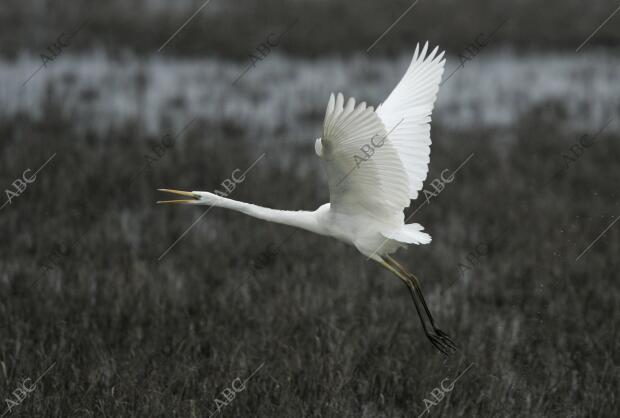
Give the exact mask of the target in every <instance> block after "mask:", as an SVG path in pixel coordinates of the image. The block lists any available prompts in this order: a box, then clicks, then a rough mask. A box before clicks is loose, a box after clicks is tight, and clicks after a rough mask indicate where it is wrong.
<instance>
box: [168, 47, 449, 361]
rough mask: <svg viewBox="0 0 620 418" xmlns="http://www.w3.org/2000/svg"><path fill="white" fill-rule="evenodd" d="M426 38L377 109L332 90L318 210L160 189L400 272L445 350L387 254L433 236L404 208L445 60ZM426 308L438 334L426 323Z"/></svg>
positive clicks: (415, 188)
mask: <svg viewBox="0 0 620 418" xmlns="http://www.w3.org/2000/svg"><path fill="white" fill-rule="evenodd" d="M427 51H428V43H427V44H425V45H424V47H423V48H422V50H420V48H419V45H418V46H416V49H415V53H414V55H413V59H412V60H411V64H410V65H409V68H408V69H407V71H406V73H405V75H404V76H403V78H402V79H401V80H400V82H399V83H398V84H397V85H396V87H395V88H394V90H393V91H392V93H391V94H390V95H389V96H388V98H387V99H386V100H385V101H384V102H383V103H382V104H381V105H380V106H379V107H378V108H377V109H376V110H375V109H373V108H372V107H369V106H366V103H364V102H362V103H359V104H357V105H356V103H355V99H353V98H349V99H348V100H347V101H346V103H345V98H344V96H343V95H342V94H341V93H338V94H337V95H335V96H334V94H331V95H330V98H329V101H328V104H327V109H326V112H325V120H324V123H323V136H322V137H321V138H319V139H317V140H316V141H315V151H316V154H317V155H318V156H319V158H320V159H321V160H322V162H323V163H324V166H325V170H326V172H327V179H328V186H329V196H330V203H327V204H324V205H322V206H320V207H319V208H318V209H317V210H315V211H284V210H277V209H270V208H265V207H262V206H257V205H253V204H250V203H245V202H239V201H236V200H232V199H228V198H225V197H220V196H217V195H215V194H213V193H210V192H202V191H193V192H183V191H178V190H170V189H160V190H162V191H167V192H171V193H175V194H180V195H183V196H189V197H191V199H185V200H171V201H162V202H158V203H186V204H194V205H211V206H218V207H223V208H228V209H231V210H235V211H238V212H242V213H245V214H247V215H250V216H253V217H256V218H259V219H263V220H267V221H270V222H277V223H280V224H285V225H290V226H295V227H298V228H302V229H305V230H308V231H311V232H315V233H317V234H322V235H327V236H331V237H334V238H336V239H339V240H341V241H344V242H346V243H348V244H351V245H353V246H355V247H356V248H357V249H358V250H359V251H360V252H361V253H362V254H364V255H365V256H367V257H369V258H371V259H373V260H374V261H377V262H378V263H380V264H381V265H383V266H384V267H386V268H387V269H389V270H390V271H391V272H392V273H394V274H396V275H397V276H398V277H399V278H401V279H402V280H403V281H404V282H405V283H406V284H407V286H408V287H409V290H410V292H411V296H412V297H413V300H414V303H415V304H416V309H417V310H418V314H419V315H420V319H421V321H422V325H423V327H424V331H425V332H426V334H427V336H428V337H429V339H430V340H431V342H433V344H434V345H435V346H436V347H437V348H439V349H440V350H441V351H442V352H444V353H445V352H446V351H447V349H450V348H454V344H453V343H452V341H451V340H450V339H449V337H448V336H447V335H446V334H445V333H443V332H442V331H441V330H439V329H437V328H436V327H435V325H434V323H433V319H432V316H431V315H430V312H429V310H428V308H427V307H426V303H425V302H424V298H423V297H422V293H421V290H420V286H419V283H418V281H417V279H416V278H415V276H413V275H412V274H411V273H409V272H408V271H406V270H405V269H404V267H402V265H400V264H399V263H398V262H397V261H396V260H394V259H393V258H392V257H391V256H390V255H389V254H391V253H392V252H394V251H396V250H397V249H398V248H399V247H402V246H406V245H408V244H427V243H429V242H430V241H431V237H430V236H429V235H428V234H426V233H424V232H422V230H423V227H422V226H421V225H419V224H417V223H412V224H405V219H404V209H405V208H407V207H408V206H409V204H410V200H411V199H416V198H417V196H418V192H419V191H420V190H421V189H422V183H423V182H424V180H425V179H426V176H427V173H428V163H429V160H430V144H431V137H430V121H431V112H432V110H433V105H434V103H435V99H436V97H437V91H438V89H439V82H440V80H441V75H442V73H443V68H444V63H445V60H444V59H443V55H444V54H443V52H442V53H439V54H438V53H437V51H438V49H437V48H435V49H434V50H433V51H432V52H431V53H430V54H427ZM421 306H423V307H424V311H425V312H426V314H427V316H428V318H427V319H428V320H429V322H430V325H431V327H430V328H431V329H432V331H433V332H429V331H428V330H427V327H426V323H425V320H424V318H423V313H422V310H421Z"/></svg>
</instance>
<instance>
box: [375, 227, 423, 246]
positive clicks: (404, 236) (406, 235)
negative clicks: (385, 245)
mask: <svg viewBox="0 0 620 418" xmlns="http://www.w3.org/2000/svg"><path fill="white" fill-rule="evenodd" d="M423 230H424V227H423V226H422V225H420V224H406V225H403V226H402V227H400V228H399V229H394V230H391V231H384V232H382V233H381V234H382V235H383V236H384V237H386V238H389V239H393V240H395V241H399V242H403V243H405V244H428V243H429V242H431V236H430V235H428V234H427V233H426V232H422V231H423Z"/></svg>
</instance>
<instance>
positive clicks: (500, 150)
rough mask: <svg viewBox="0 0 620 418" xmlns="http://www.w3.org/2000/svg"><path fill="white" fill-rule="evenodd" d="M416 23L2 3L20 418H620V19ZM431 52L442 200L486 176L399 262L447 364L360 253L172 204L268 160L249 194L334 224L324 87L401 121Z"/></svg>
mask: <svg viewBox="0 0 620 418" xmlns="http://www.w3.org/2000/svg"><path fill="white" fill-rule="evenodd" d="M411 4H412V2H403V1H390V2H377V1H367V0H364V1H349V0H346V1H345V0H338V1H329V2H328V1H320V0H315V1H308V0H298V1H261V2H258V1H252V2H251V1H237V2H224V1H221V0H211V1H210V2H209V3H208V4H206V6H205V3H204V2H203V1H193V0H191V1H189V0H187V1H175V2H174V3H172V4H170V2H165V1H163V0H161V1H156V0H150V1H147V0H144V1H131V2H127V1H124V2H121V1H107V2H97V3H95V2H86V1H35V0H30V1H23V0H21V1H17V0H7V1H4V2H3V6H2V8H1V9H0V25H1V27H2V28H3V30H2V32H1V33H0V54H1V55H0V184H2V190H3V191H4V192H3V200H2V202H0V204H3V203H5V206H4V207H3V208H2V210H0V232H1V234H2V238H3V240H2V243H1V244H0V396H1V399H2V405H3V406H4V408H3V409H2V412H6V414H7V415H8V416H24V417H95V416H97V417H99V416H105V417H117V416H118V417H120V416H123V417H128V416H135V417H147V416H148V417H155V416H157V417H171V416H178V417H204V416H209V415H210V414H211V413H216V414H221V415H222V416H226V417H241V416H248V417H250V416H252V417H253V416H260V417H301V416H313V417H360V416H362V417H411V416H419V415H420V414H422V413H424V415H426V414H428V415H429V416H436V417H439V416H443V417H455V416H463V417H471V416H479V417H523V416H528V417H584V416H588V417H589V416H592V417H611V416H615V414H616V413H617V410H618V409H619V403H620V402H619V399H618V393H620V390H619V386H620V385H619V383H620V377H619V376H620V374H619V368H618V362H619V360H620V359H619V354H618V353H620V347H619V346H620V336H619V334H618V324H619V320H620V313H619V311H618V306H619V302H620V281H619V280H618V279H619V278H620V277H619V273H618V267H619V266H618V254H619V250H620V222H616V221H618V217H619V216H620V196H619V183H618V179H620V165H619V162H620V135H619V131H620V83H619V76H620V65H619V64H620V56H619V52H620V48H618V42H619V41H620V25H619V24H618V22H619V19H620V13H618V14H613V13H614V11H615V10H616V8H617V7H618V4H617V3H615V2H612V1H599V2H596V3H595V4H588V3H584V2H579V1H548V2H544V3H543V2H534V1H513V2H505V1H490V0H478V1H459V2H457V1H455V0H443V1H434V2H430V1H427V0H420V1H419V2H418V3H416V4H415V5H414V6H413V7H412V8H411V9H410V10H409V12H407V13H406V14H405V15H404V16H402V14H403V12H405V10H407V9H408V8H409V7H410V6H411ZM197 11H198V12H197ZM196 12H197V13H196ZM194 13H196V14H195V15H194ZM191 16H193V18H191V19H190V20H189V21H188V19H189V18H190V17H191ZM401 16H402V18H400V19H399V17H401ZM608 18H609V20H607V19H608ZM397 20H398V22H397V23H396V24H395V25H394V26H393V27H392V28H391V29H390V30H389V31H388V32H387V33H386V34H385V35H383V36H382V34H384V32H385V31H386V29H388V28H389V27H390V26H391V25H392V24H393V23H394V22H396V21H397ZM604 22H606V23H605V24H603V23H604ZM601 24H603V25H602V26H601V27H600V29H598V30H597V31H596V32H595V30H596V29H597V28H599V26H600V25H601ZM183 25H184V26H183ZM182 26H183V27H182ZM180 27H182V29H181V30H180V31H179V32H178V33H177V34H176V35H175V36H174V37H172V39H170V37H171V35H173V34H174V33H175V32H176V31H177V30H178V29H179V28H180ZM77 28H79V31H78V32H77V33H75V36H73V37H72V38H71V40H70V42H65V41H66V40H67V35H69V34H71V33H73V32H74V31H75V30H76V29H77ZM498 28H499V29H498ZM287 29H288V30H287ZM496 29H497V30H496ZM284 31H286V33H285V34H284V35H283V36H282V37H281V39H280V42H279V44H278V45H277V46H276V47H273V48H270V50H269V51H267V52H265V51H266V50H265V48H264V47H261V44H262V43H264V42H265V40H266V39H267V38H268V37H269V35H270V34H278V35H279V34H281V33H282V32H284ZM493 31H495V32H494V34H493V35H492V37H491V38H490V39H489V42H488V44H487V45H485V46H483V47H479V48H472V47H471V45H470V44H471V43H474V42H475V40H476V38H478V39H482V38H479V35H480V34H484V37H483V38H484V39H488V36H489V35H490V34H491V33H492V32H493ZM594 32H595V33H594ZM63 33H64V34H65V35H64V36H61V35H62V34H63ZM593 33H594V35H593V36H592V37H591V38H590V39H589V40H588V42H587V43H585V44H583V43H584V41H585V40H586V39H588V38H589V37H590V36H591V35H592V34H593ZM59 36H60V37H61V38H60V39H61V40H62V41H63V43H64V44H65V45H66V46H63V47H62V48H59V47H58V38H59ZM380 37H381V39H380V40H379V42H377V43H376V44H375V41H376V40H377V39H378V38H380ZM169 39H170V40H169ZM272 39H273V38H272ZM426 40H428V41H429V42H430V43H431V44H432V45H437V44H438V45H440V46H441V47H442V48H446V49H447V58H448V60H447V63H446V71H445V73H444V82H443V84H442V86H441V88H440V91H439V97H438V101H437V103H436V107H435V111H434V113H433V124H432V138H433V146H432V153H431V164H430V173H429V178H428V181H427V182H426V183H425V189H428V190H432V189H431V186H430V181H431V180H432V179H433V178H435V177H437V176H439V175H440V174H441V172H442V170H444V169H454V168H456V167H457V166H459V164H461V163H462V162H463V161H465V160H466V159H467V158H469V157H470V156H471V158H470V159H469V160H468V162H467V163H466V164H465V165H464V166H463V168H462V169H461V170H460V171H459V172H458V175H457V176H456V177H455V180H454V181H453V182H452V183H450V184H447V185H446V187H445V189H444V190H443V191H442V192H441V193H439V194H438V195H437V196H436V197H435V198H433V199H432V200H431V201H430V203H428V204H426V205H425V206H424V207H422V208H420V209H419V210H418V212H417V213H416V215H415V220H416V221H417V222H419V223H421V224H423V225H424V226H425V227H426V230H427V231H428V232H429V233H430V234H431V235H432V236H433V242H432V243H431V244H430V245H427V246H423V247H416V248H410V249H409V250H407V251H401V252H399V253H398V256H399V258H400V259H402V260H403V262H404V263H405V264H406V265H407V266H408V267H409V268H410V269H411V270H412V271H413V272H414V273H416V275H417V276H418V277H420V279H421V280H422V285H423V289H424V291H425V294H426V298H427V301H428V302H429V305H430V307H431V310H432V311H433V312H434V316H435V318H436V320H437V321H438V322H439V325H440V327H441V328H442V329H444V330H445V331H447V332H448V333H449V334H450V335H451V336H452V337H453V339H455V340H456V341H457V342H458V343H459V345H460V347H461V350H460V351H459V352H457V353H456V354H454V355H452V356H451V357H449V358H444V357H443V356H441V355H440V354H439V353H437V352H436V351H435V350H434V349H433V347H432V346H431V345H430V343H429V342H428V341H427V340H426V338H425V337H424V335H423V333H422V330H421V328H420V325H419V322H418V319H417V315H416V314H415V310H414V308H413V306H412V304H411V300H410V299H409V295H408V294H407V290H406V289H405V287H404V286H402V284H401V283H400V282H398V280H397V279H395V278H394V277H392V276H390V275H389V274H388V273H386V272H385V271H383V270H382V269H381V268H379V267H378V266H376V265H374V264H372V263H370V262H368V261H366V260H365V258H364V257H362V256H361V255H359V254H358V253H357V252H356V250H355V249H353V248H351V247H347V246H345V245H344V244H341V243H339V242H336V241H334V240H331V239H328V238H324V237H319V236H314V235H311V234H309V233H305V232H303V231H298V232H294V230H292V229H290V228H287V227H283V226H277V225H271V224H265V223H262V222H260V221H256V220H253V219H250V218H246V217H244V216H242V215H239V214H236V213H229V212H226V211H224V210H219V209H213V210H210V211H209V212H208V213H206V215H204V216H201V215H203V213H204V210H205V208H203V209H200V208H192V207H157V206H155V205H154V202H155V201H156V200H158V199H159V198H160V197H161V195H160V194H159V193H158V192H156V190H155V189H156V188H159V187H170V188H178V189H183V190H201V189H202V190H214V189H218V190H224V189H223V188H222V186H221V183H222V182H223V181H225V179H228V178H230V177H231V175H232V172H233V171H234V170H236V169H240V170H242V171H243V170H246V169H248V168H249V167H250V166H252V165H253V164H254V165H253V166H252V168H251V170H249V171H248V173H247V174H246V176H245V180H244V181H243V182H241V183H240V184H238V185H237V187H236V189H235V190H234V191H233V192H232V194H231V197H232V198H235V199H240V200H245V201H251V202H254V203H258V204H262V205H266V206H272V207H277V208H282V209H314V208H316V207H318V206H319V205H320V204H322V203H324V202H325V201H327V199H328V193H327V186H326V185H325V183H324V179H323V172H322V169H321V167H320V165H319V160H318V159H317V158H316V157H315V155H314V149H313V146H314V138H316V137H318V136H320V135H321V133H320V130H321V123H322V119H323V114H324V109H325V105H326V102H327V98H328V96H329V93H330V92H332V91H342V92H343V93H345V95H352V96H355V97H356V98H358V99H360V100H367V101H368V102H371V103H379V102H381V101H382V100H384V99H385V97H386V96H387V94H388V93H389V92H390V91H391V89H392V88H393V86H394V85H395V83H396V82H397V81H398V80H399V77H400V76H401V75H402V74H403V72H404V71H405V69H406V67H407V64H408V60H409V59H410V58H411V55H412V52H413V49H414V48H415V44H416V43H417V42H423V41H426ZM54 44H56V45H55V46H52V47H51V49H50V45H54ZM373 44H374V46H372V45H373ZM61 46H62V45H61ZM162 46H163V48H162ZM371 46H372V48H370V51H367V49H368V48H369V47H371ZM577 49H578V51H577ZM52 52H54V53H52ZM257 57H258V58H260V59H257ZM50 58H52V59H50ZM451 74H452V75H451ZM448 77H449V78H448ZM44 164H45V165H44ZM43 165H44V166H43ZM41 166H43V168H42V169H41V170H40V171H39V172H38V173H37V174H36V180H34V181H33V182H31V183H26V182H25V181H24V184H26V185H27V188H25V189H23V186H19V185H20V184H21V183H19V182H17V183H15V182H16V180H17V179H18V178H21V179H22V180H24V178H27V179H31V178H32V174H33V173H34V172H35V171H37V170H38V169H39V168H41ZM28 169H30V171H27V172H26V174H25V175H24V172H25V171H26V170H28ZM14 184H17V185H18V186H17V187H18V189H20V190H18V191H19V193H17V192H16V189H15V187H16V186H15V185H14ZM12 193H15V194H16V195H17V194H18V195H19V196H15V195H13V194H12ZM9 197H10V198H11V199H10V200H8V199H9ZM422 202H423V200H419V201H416V202H412V206H411V208H410V209H409V210H408V213H412V212H413V211H414V210H417V209H418V207H419V205H420V204H421V203H422ZM194 222H196V223H195V224H194ZM192 225H193V226H192ZM190 226H192V227H191V229H189V231H188V232H187V233H185V232H186V231H187V230H188V228H190ZM179 237H182V239H181V240H180V241H178V242H177V243H176V245H174V246H173V247H172V248H170V247H171V245H172V244H173V243H175V241H176V240H177V239H178V238H179ZM254 372H255V374H254V375H253V376H252V377H251V379H250V380H248V381H247V382H246V384H245V387H244V389H243V390H240V391H239V392H237V393H236V394H235V397H234V399H233V400H231V401H230V402H229V401H228V400H226V399H225V397H224V395H223V394H222V392H223V391H224V392H225V393H229V397H231V395H230V392H227V388H231V386H232V385H233V381H235V379H237V378H239V379H240V380H241V381H243V380H245V379H247V378H248V377H249V376H250V375H252V373H254ZM463 372H465V373H464V374H462V376H461V377H460V378H459V379H458V381H457V382H456V383H455V384H454V388H453V389H452V391H450V392H448V393H446V394H445V397H444V398H442V399H441V400H437V399H436V398H433V395H432V393H435V394H436V393H437V390H436V388H440V387H441V383H442V381H443V382H446V381H445V379H449V381H453V380H454V379H455V378H456V377H457V376H459V374H460V373H463ZM37 378H40V380H39V381H38V382H37V384H36V386H33V385H32V383H33V382H34V381H35V380H36V379H37ZM25 379H31V380H25ZM24 382H26V383H24ZM236 382H237V383H236V384H235V387H237V388H239V380H237V381H236ZM24 385H25V387H27V388H30V390H31V391H27V390H22V391H21V392H20V390H19V388H22V387H23V386H24ZM444 386H445V383H444ZM33 388H34V389H33ZM25 394H27V396H26V395H25ZM430 401H432V402H433V403H436V404H437V405H434V406H432V407H430V409H429V410H428V411H427V412H424V411H425V408H426V407H427V406H428V405H429V402H430ZM223 403H226V405H223ZM218 408H219V410H218ZM214 415H215V414H214Z"/></svg>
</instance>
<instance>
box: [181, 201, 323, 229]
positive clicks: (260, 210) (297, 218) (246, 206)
mask: <svg viewBox="0 0 620 418" xmlns="http://www.w3.org/2000/svg"><path fill="white" fill-rule="evenodd" d="M192 193H194V194H196V195H199V196H200V197H201V199H200V200H199V201H197V202H196V203H195V204H197V205H210V206H217V207H221V208H226V209H231V210H234V211H237V212H241V213H245V214H246V215H249V216H252V217H254V218H257V219H262V220H264V221H269V222H275V223H279V224H283V225H289V226H294V227H297V228H301V229H305V230H307V231H310V232H314V233H317V234H324V231H323V228H322V227H321V224H320V223H319V221H318V216H317V212H316V211H305V210H278V209H271V208H266V207H263V206H258V205H254V204H252V203H246V202H240V201H238V200H233V199H228V198H226V197H223V196H217V195H214V194H213V193H209V192H192Z"/></svg>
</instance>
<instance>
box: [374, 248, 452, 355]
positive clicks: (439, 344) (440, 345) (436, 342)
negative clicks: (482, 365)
mask: <svg viewBox="0 0 620 418" xmlns="http://www.w3.org/2000/svg"><path fill="white" fill-rule="evenodd" d="M381 265H382V266H383V267H385V268H386V269H387V270H389V271H391V272H392V273H393V274H394V275H395V276H396V277H398V278H399V279H401V280H402V281H403V282H404V283H405V284H406V285H407V289H409V294H410V295H411V299H412V300H413V304H414V305H415V309H416V311H417V312H418V317H419V318H420V323H421V324H422V329H423V330H424V334H426V336H427V338H428V339H429V340H430V342H431V343H432V344H433V346H435V348H437V349H438V350H439V351H440V352H441V353H442V354H444V355H446V356H447V355H448V350H450V349H454V348H455V346H454V344H453V343H452V341H451V340H450V339H449V337H447V335H446V336H445V337H444V336H442V335H441V334H439V333H438V332H437V330H436V328H435V327H434V326H433V325H432V323H431V326H433V330H434V332H433V333H430V332H429V331H428V328H427V326H426V320H425V318H424V316H423V315H422V310H421V309H420V302H419V301H418V299H419V294H418V292H417V291H416V289H415V285H414V284H413V282H412V281H411V279H410V278H409V277H408V275H407V274H406V272H404V271H401V269H400V268H399V267H398V266H397V265H394V264H392V263H391V261H390V260H389V259H385V258H382V261H381ZM422 300H423V299H422ZM440 332H441V331H440ZM442 334H443V333H442ZM446 337H447V340H446Z"/></svg>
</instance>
